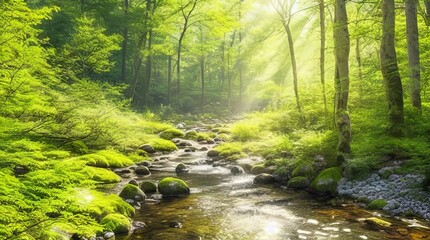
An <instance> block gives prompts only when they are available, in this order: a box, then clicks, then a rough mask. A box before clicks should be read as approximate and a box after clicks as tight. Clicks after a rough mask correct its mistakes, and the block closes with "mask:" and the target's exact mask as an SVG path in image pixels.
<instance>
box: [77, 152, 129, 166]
mask: <svg viewBox="0 0 430 240" xmlns="http://www.w3.org/2000/svg"><path fill="white" fill-rule="evenodd" d="M80 159H81V160H84V161H86V162H87V163H86V164H87V165H88V166H93V167H100V168H107V167H111V168H122V167H127V166H130V165H133V164H134V163H133V161H132V160H131V159H130V158H128V157H127V156H125V155H123V154H121V153H119V152H117V151H114V150H102V151H98V152H96V153H93V154H87V155H84V156H82V157H80Z"/></svg>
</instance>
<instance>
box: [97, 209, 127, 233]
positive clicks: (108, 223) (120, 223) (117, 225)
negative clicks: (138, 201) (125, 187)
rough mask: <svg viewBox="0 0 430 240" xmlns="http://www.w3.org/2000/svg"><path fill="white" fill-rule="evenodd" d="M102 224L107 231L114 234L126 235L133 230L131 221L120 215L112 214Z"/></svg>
mask: <svg viewBox="0 0 430 240" xmlns="http://www.w3.org/2000/svg"><path fill="white" fill-rule="evenodd" d="M100 224H101V225H102V226H103V228H104V229H105V230H107V231H111V232H114V233H115V234H126V233H128V232H130V230H131V222H130V220H129V219H128V218H127V217H126V216H124V215H122V214H119V213H111V214H108V215H106V217H104V218H103V219H102V220H101V221H100Z"/></svg>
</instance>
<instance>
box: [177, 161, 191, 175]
mask: <svg viewBox="0 0 430 240" xmlns="http://www.w3.org/2000/svg"><path fill="white" fill-rule="evenodd" d="M190 170H191V169H190V168H189V167H188V166H187V165H185V164H183V163H179V164H178V165H177V166H176V168H175V172H176V173H177V174H182V173H189V172H190Z"/></svg>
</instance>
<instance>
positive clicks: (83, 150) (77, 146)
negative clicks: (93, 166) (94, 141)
mask: <svg viewBox="0 0 430 240" xmlns="http://www.w3.org/2000/svg"><path fill="white" fill-rule="evenodd" d="M66 147H67V148H68V149H70V151H72V152H74V153H78V154H88V153H89V149H88V146H87V145H86V144H85V143H84V142H82V141H80V140H77V141H73V142H70V143H68V144H66Z"/></svg>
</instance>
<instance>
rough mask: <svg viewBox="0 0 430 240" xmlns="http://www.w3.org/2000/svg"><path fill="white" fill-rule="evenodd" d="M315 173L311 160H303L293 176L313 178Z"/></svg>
mask: <svg viewBox="0 0 430 240" xmlns="http://www.w3.org/2000/svg"><path fill="white" fill-rule="evenodd" d="M313 175H314V168H313V167H312V164H310V163H309V162H301V163H300V164H299V165H298V166H297V167H296V168H295V169H294V170H293V172H292V176H293V177H306V178H308V179H310V178H312V177H313Z"/></svg>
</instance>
